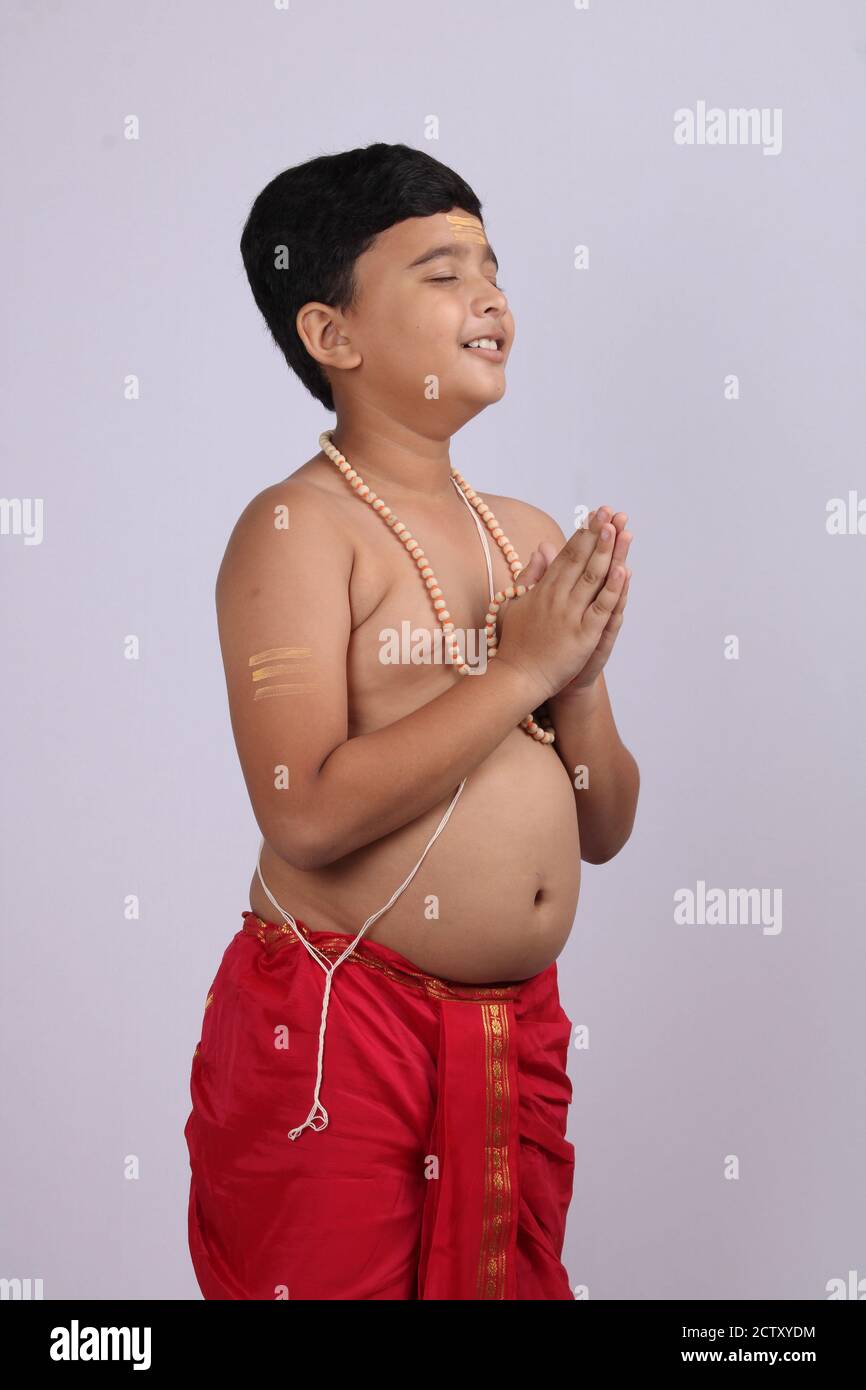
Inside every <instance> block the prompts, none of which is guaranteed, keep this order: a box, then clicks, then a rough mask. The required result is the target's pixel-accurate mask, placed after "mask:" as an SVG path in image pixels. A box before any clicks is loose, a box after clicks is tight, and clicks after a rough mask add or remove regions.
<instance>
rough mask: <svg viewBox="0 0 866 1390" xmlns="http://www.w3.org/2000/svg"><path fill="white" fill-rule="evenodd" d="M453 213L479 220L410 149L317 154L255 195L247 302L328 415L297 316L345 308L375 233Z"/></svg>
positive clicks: (453, 186) (440, 173)
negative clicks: (314, 304) (310, 306)
mask: <svg viewBox="0 0 866 1390" xmlns="http://www.w3.org/2000/svg"><path fill="white" fill-rule="evenodd" d="M453 207H459V208H463V209H465V211H466V212H469V213H473V214H474V215H475V216H476V217H478V218H480V217H481V204H480V202H479V201H478V198H477V197H476V195H475V194H474V193H473V191H472V189H471V188H470V187H469V185H468V184H467V183H466V182H465V181H464V180H463V179H462V178H461V177H460V175H459V174H455V172H454V170H453V169H449V168H448V166H447V165H446V164H440V162H439V160H438V159H434V158H433V156H432V155H429V154H426V153H425V152H424V151H423V150H415V149H412V148H411V147H410V146H409V145H384V144H374V145H367V146H365V147H363V148H360V149H357V150H346V151H344V152H343V153H341V154H326V155H319V156H318V157H317V158H316V159H310V160H308V161H307V162H306V163H305V164H298V165H296V166H295V167H294V168H292V169H284V170H283V172H282V173H281V174H277V176H276V178H274V179H272V180H271V182H270V183H269V184H267V186H266V187H265V188H263V189H262V191H261V193H260V194H259V195H258V197H257V198H256V200H255V202H254V203H253V205H252V208H251V209H250V214H249V217H248V218H247V221H246V224H245V226H244V229H243V233H242V234H241V255H242V257H243V262H244V268H245V270H246V272H247V279H248V280H249V282H250V289H251V290H252V292H253V298H254V299H255V301H256V304H258V306H259V309H260V310H261V312H262V314H263V316H264V320H265V323H266V324H267V326H268V328H269V329H270V332H271V336H272V338H273V339H274V342H275V343H276V345H277V347H278V348H279V349H280V351H281V352H282V354H283V356H284V357H285V359H286V361H287V363H288V364H289V367H290V368H291V369H292V371H294V372H296V373H297V375H298V376H299V377H300V379H301V381H302V382H303V383H304V385H305V386H306V388H307V390H308V391H310V392H312V394H313V395H314V396H315V397H316V399H317V400H320V401H321V402H322V404H323V405H324V406H325V408H326V409H327V410H333V409H334V397H333V393H332V391H331V387H330V383H329V382H328V379H327V376H326V375H325V373H324V372H323V371H322V369H321V367H320V365H319V363H318V362H317V361H316V359H315V358H314V357H311V356H310V354H309V352H307V349H306V348H305V347H304V344H303V342H302V341H301V339H300V338H299V336H298V332H297V329H296V327H295V318H296V316H297V313H298V310H299V309H300V308H301V306H302V305H303V304H306V303H307V302H308V301H309V300H311V299H316V300H320V301H321V302H322V303H323V304H329V305H331V306H332V307H333V308H335V309H340V310H343V311H346V310H348V309H351V308H352V307H353V306H354V304H355V302H356V296H357V285H356V282H355V275H354V268H355V261H356V260H357V259H358V257H359V256H360V255H362V254H363V252H364V251H366V250H368V249H369V247H370V246H372V244H373V242H374V241H375V239H376V237H377V236H378V234H379V233H380V232H383V231H385V230H386V228H388V227H392V226H393V225H394V223H395V222H403V221H404V220H405V219H406V218H407V217H431V216H433V214H434V213H437V212H448V211H450V209H451V208H453ZM282 248H286V250H287V251H288V257H287V258H286V251H285V250H283V249H282ZM286 259H287V261H288V264H287V266H285V268H280V265H281V261H282V262H283V263H284V262H285V260H286Z"/></svg>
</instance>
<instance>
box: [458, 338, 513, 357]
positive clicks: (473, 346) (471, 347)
mask: <svg viewBox="0 0 866 1390" xmlns="http://www.w3.org/2000/svg"><path fill="white" fill-rule="evenodd" d="M503 343H504V339H502V338H487V337H484V338H472V339H470V341H469V342H468V343H461V345H460V346H461V348H463V349H465V351H466V352H472V353H474V354H475V356H476V357H486V358H487V360H488V361H489V362H503V361H504V360H505V353H504V351H503Z"/></svg>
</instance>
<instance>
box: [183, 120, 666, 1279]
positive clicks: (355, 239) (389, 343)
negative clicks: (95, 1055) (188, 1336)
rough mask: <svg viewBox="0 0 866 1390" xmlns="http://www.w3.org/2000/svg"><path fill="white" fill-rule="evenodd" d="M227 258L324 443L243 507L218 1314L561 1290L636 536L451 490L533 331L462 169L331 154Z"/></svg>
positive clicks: (222, 992)
mask: <svg viewBox="0 0 866 1390" xmlns="http://www.w3.org/2000/svg"><path fill="white" fill-rule="evenodd" d="M241 251H242V254H243V259H244V265H245V267H246V271H247V275H248V277H249V281H250V285H251V287H252V292H253V295H254V297H255V300H256V303H257V304H258V306H259V308H260V309H261V311H262V314H263V315H264V318H265V321H266V323H267V325H268V328H269V329H270V332H271V333H272V335H273V337H274V339H275V341H276V343H277V344H278V346H279V348H280V349H281V351H282V352H283V354H284V355H285V358H286V361H287V362H288V364H289V366H290V367H291V368H292V369H293V370H294V371H295V372H296V373H297V374H298V376H299V377H300V378H301V380H302V382H303V383H304V385H305V386H306V387H307V388H308V390H309V391H311V392H312V394H313V395H314V396H315V397H316V398H317V399H318V400H320V401H321V402H322V404H323V405H324V406H325V407H326V409H328V410H331V411H334V412H335V413H336V417H337V424H336V427H335V429H333V430H332V431H331V432H330V434H329V436H327V437H326V436H324V435H323V436H322V437H321V440H320V444H321V448H320V450H319V452H317V453H315V454H314V455H313V456H312V457H311V458H310V459H309V460H308V461H307V462H306V463H304V464H302V465H301V466H300V467H299V468H297V469H295V471H294V472H292V473H290V475H289V476H288V477H287V478H285V479H284V480H283V481H281V482H278V483H275V484H274V485H273V486H271V487H268V488H266V489H265V490H264V491H263V492H261V493H260V494H259V495H258V496H257V497H255V498H254V499H253V500H252V501H251V502H250V503H249V505H248V506H247V507H246V509H245V510H244V512H243V513H242V515H241V517H240V519H239V520H238V522H237V524H236V526H235V528H234V531H233V532H232V535H231V537H230V539H229V542H228V546H227V548H226V552H225V556H224V559H223V562H222V566H221V568H220V572H219V577H218V580H217V587H216V602H217V612H218V621H219V634H220V643H221V648H222V655H223V660H224V664H225V672H226V681H227V686H228V696H229V705H230V710H231V720H232V728H233V731H234V736H235V741H236V743H237V748H238V754H239V757H240V760H241V765H242V767H243V772H244V777H245V779H246V784H247V788H248V791H249V795H250V800H251V802H252V807H253V811H254V814H255V817H256V820H257V822H258V825H259V828H260V830H261V833H262V837H263V838H262V850H261V851H260V856H259V863H258V865H257V867H256V872H255V873H254V875H253V879H252V883H251V886H250V910H249V911H246V912H244V913H243V914H242V915H243V919H244V925H243V928H242V930H241V931H239V932H238V933H237V935H236V936H235V937H234V939H233V940H232V941H231V942H230V943H229V945H228V947H227V949H226V951H225V954H224V956H223V958H222V962H221V964H220V967H219V970H218V972H217V975H216V978H215V979H214V982H213V985H212V988H211V990H210V992H209V993H208V997H207V1002H206V1004H205V1015H204V1021H203V1024H202V1035H201V1041H200V1044H199V1046H198V1047H197V1048H196V1052H195V1056H194V1059H193V1064H192V1078H191V1091H192V1101H193V1109H192V1112H191V1114H190V1116H189V1119H188V1121H187V1125H186V1129H185V1135H186V1138H187V1142H188V1146H189V1153H190V1163H191V1169H192V1182H191V1188H190V1202H189V1241H190V1250H191V1254H192V1259H193V1265H194V1268H195V1272H196V1276H197V1279H198V1282H199V1285H200V1287H201V1289H202V1292H203V1294H204V1296H205V1298H209V1299H211V1298H212V1299H274V1298H293V1299H415V1298H423V1299H570V1298H572V1297H573V1295H572V1293H571V1290H570V1288H569V1281H568V1276H567V1274H566V1271H565V1269H564V1267H563V1265H562V1263H561V1258H560V1257H561V1251H562V1241H563V1234H564V1228H565V1219H566V1214H567V1210H568V1204H569V1201H570V1198H571V1191H572V1179H573V1172H574V1148H573V1145H572V1144H570V1143H569V1142H568V1141H567V1140H566V1137H565V1133H566V1117H567V1109H568V1105H569V1102H570V1100H571V1094H572V1090H571V1084H570V1081H569V1078H568V1075H567V1071H566V1058H567V1048H568V1042H569V1035H570V1032H571V1024H570V1021H569V1019H568V1018H567V1016H566V1014H565V1012H564V1011H563V1009H562V1007H561V1005H560V1001H559V995H558V989H557V972H556V963H555V962H556V958H557V956H558V955H559V954H560V952H561V951H562V949H563V947H564V945H565V942H566V940H567V939H568V934H569V932H570V930H571V927H572V924H573V920H574V915H575V909H576V906H577V898H578V890H579V886H580V861H581V857H583V858H584V859H586V860H587V861H588V862H589V863H593V864H601V863H604V862H606V861H607V860H609V859H610V858H612V857H613V855H615V854H616V853H617V852H618V850H619V849H620V848H621V847H622V845H623V844H624V843H625V841H626V840H627V839H628V836H629V835H630V833H631V828H632V825H633V822H634V816H635V810H636V805H637V795H638V785H639V774H638V769H637V765H636V763H635V761H634V759H633V758H632V756H631V754H630V753H629V752H628V751H627V749H626V748H625V747H624V746H623V744H622V743H621V741H620V739H619V737H618V735H617V732H616V727H615V724H614V721H613V717H612V714H611V708H610V702H609V700H608V695H607V690H606V688H605V683H604V678H603V676H602V667H603V666H604V664H605V662H606V660H607V657H608V656H609V654H610V651H611V649H612V646H613V643H614V640H615V638H616V635H617V633H618V631H619V628H620V626H621V623H622V615H623V609H624V606H625V598H626V593H627V588H628V573H627V571H626V568H625V559H626V554H627V551H628V546H629V542H630V540H631V536H630V534H629V532H627V531H625V530H624V529H623V528H624V525H625V521H626V517H625V515H624V514H623V513H616V514H615V515H612V514H611V511H610V509H609V508H602V509H599V512H598V513H597V514H594V513H591V514H590V518H589V524H588V525H587V526H585V527H582V528H581V529H579V530H578V531H576V532H575V534H574V535H573V536H572V537H571V538H570V539H569V540H566V537H565V535H564V534H563V532H562V531H561V530H560V528H559V527H558V526H557V524H556V522H555V521H553V520H552V518H551V517H549V516H547V515H546V514H545V513H544V512H543V511H541V510H539V509H538V508H537V507H534V506H532V505H531V504H529V503H527V502H523V501H517V500H515V499H513V498H510V497H501V496H492V495H490V494H486V495H485V497H484V498H483V499H482V498H481V497H479V496H478V495H477V494H475V493H474V492H473V491H472V488H471V486H470V485H469V483H468V482H466V481H465V480H464V479H462V477H461V475H459V474H457V473H456V472H452V465H451V459H450V452H449V449H450V442H451V436H452V435H453V434H455V433H456V431H457V430H459V429H460V428H461V426H462V425H464V424H465V423H466V421H467V420H470V419H472V417H473V416H475V415H477V414H478V412H479V411H481V410H483V409H484V408H485V407H486V406H488V405H491V404H493V403H494V402H496V401H498V400H500V399H501V397H502V396H503V394H504V392H505V364H506V362H507V359H508V355H509V353H510V350H511V345H512V342H513V339H514V321H513V318H512V315H511V311H510V309H509V307H508V301H507V299H506V296H505V292H504V290H503V288H502V287H501V286H500V285H499V284H498V283H497V271H498V266H497V261H496V257H495V255H494V253H493V250H492V248H491V246H490V244H489V242H488V241H487V236H486V233H485V229H484V223H483V221H482V218H481V205H480V203H479V201H478V199H477V197H476V196H475V194H474V193H473V192H472V190H471V188H469V186H468V185H467V184H466V183H465V182H464V181H463V179H461V178H459V177H458V175H456V174H455V173H454V172H453V171H452V170H450V169H448V168H446V167H445V166H444V165H442V164H440V163H439V162H438V161H437V160H435V159H433V158H431V157H430V156H429V155H428V154H425V153H422V152H420V151H418V150H414V149H410V148H408V147H406V146H405V145H385V144H375V145H370V146H368V147H366V148H364V149H357V150H351V151H348V152H347V153H344V154H338V155H331V156H322V157H320V158H317V159H313V160H311V161H309V162H308V163H306V164H303V165H301V166H300V167H298V168H294V169H288V170H286V171H285V172H284V173H282V174H280V175H279V176H278V177H277V178H275V179H274V180H273V181H272V182H271V183H270V184H268V186H267V187H266V188H265V189H264V190H263V192H262V193H260V195H259V196H258V198H257V199H256V200H255V203H254V204H253V207H252V210H251V212H250V216H249V219H248V221H247V223H246V226H245V228H244V231H243V236H242V239H241ZM557 331H558V332H559V333H560V335H561V332H562V325H559V327H558V329H557ZM535 466H537V464H536V465H535ZM605 523H606V524H605ZM526 561H529V563H528V565H527V564H526ZM518 576H519V579H518ZM517 582H519V583H520V584H521V585H522V586H526V587H525V588H521V589H518V590H517V592H516V593H515V594H514V596H513V597H504V598H503V597H502V596H501V595H500V601H499V603H498V605H494V606H493V607H491V602H492V600H493V599H494V595H495V594H496V593H497V591H502V594H506V593H507V591H508V589H509V586H511V585H514V584H515V583H517ZM431 634H433V635H435V638H436V639H437V640H436V641H433V640H432V637H431ZM404 638H405V639H406V640H403V639H404ZM439 639H441V641H440V640H439ZM488 642H489V648H490V649H489V652H488ZM407 643H408V645H407ZM455 644H456V645H455ZM443 653H444V657H443ZM464 663H465V664H464ZM553 736H555V739H554V741H553V742H551V739H552V737H553ZM464 788H465V789H464ZM455 789H456V791H455ZM452 812H453V815H452ZM449 818H450V823H449ZM434 842H435V843H434ZM428 851H429V854H428ZM362 928H363V932H362ZM338 965H339V966H340V968H339V970H337V966H338Z"/></svg>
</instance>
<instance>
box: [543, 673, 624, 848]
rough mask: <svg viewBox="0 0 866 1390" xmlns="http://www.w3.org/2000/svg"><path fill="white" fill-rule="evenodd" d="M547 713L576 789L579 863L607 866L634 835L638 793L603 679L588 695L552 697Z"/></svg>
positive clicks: (594, 685)
mask: <svg viewBox="0 0 866 1390" xmlns="http://www.w3.org/2000/svg"><path fill="white" fill-rule="evenodd" d="M548 709H549V711H550V717H551V719H552V720H553V725H554V728H555V730H556V743H555V744H554V747H555V748H556V751H557V752H558V754H559V756H560V758H561V759H562V762H563V763H564V765H565V767H566V769H567V770H568V774H569V777H570V778H571V782H572V786H573V787H574V798H575V804H576V806H577V822H578V827H579V830H580V852H581V858H582V859H585V860H586V861H587V863H589V864H604V863H605V862H606V861H607V860H608V859H612V858H613V857H614V855H615V854H618V853H619V851H620V850H621V849H622V847H623V845H624V844H625V842H626V841H627V839H628V837H629V835H630V834H631V831H632V826H633V825H634V819H635V814H636V812H637V800H638V793H639V789H640V772H639V770H638V765H637V763H636V762H635V760H634V758H633V757H632V755H631V753H630V752H629V751H628V749H627V748H626V747H625V745H624V744H623V743H622V741H621V740H620V737H619V734H618V733H617V729H616V724H615V723H614V718H613V712H612V710H611V707H610V700H609V699H608V696H607V691H606V688H605V687H604V685H603V683H602V681H601V678H600V677H599V679H598V680H597V681H595V683H594V684H593V685H592V686H590V687H589V688H588V689H586V690H582V691H579V692H576V693H573V694H569V695H559V696H554V697H553V699H551V700H549V701H548ZM583 768H585V769H586V771H585V772H583V771H582V769H583ZM575 780H576V781H577V785H576V786H575Z"/></svg>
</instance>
